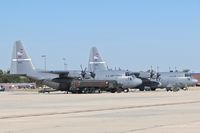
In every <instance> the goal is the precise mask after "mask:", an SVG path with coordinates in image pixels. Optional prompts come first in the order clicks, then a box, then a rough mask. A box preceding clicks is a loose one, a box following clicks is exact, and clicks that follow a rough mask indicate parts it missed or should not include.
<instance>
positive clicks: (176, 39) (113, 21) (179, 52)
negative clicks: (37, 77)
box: [0, 0, 200, 72]
mask: <svg viewBox="0 0 200 133" xmlns="http://www.w3.org/2000/svg"><path fill="white" fill-rule="evenodd" d="M17 40H21V41H22V42H23V44H24V46H25V49H26V50H27V51H28V54H29V56H31V58H32V60H33V64H34V65H35V67H36V68H39V69H43V68H44V58H42V57H41V56H42V55H46V57H47V58H46V60H47V69H49V70H63V69H64V60H63V58H66V63H67V69H80V65H81V64H82V65H83V66H84V67H87V63H88V58H89V52H90V48H91V47H92V46H95V47H97V48H98V50H99V51H100V54H101V56H102V57H103V59H104V60H105V61H106V62H107V64H108V66H109V68H115V67H116V68H121V69H128V70H132V71H141V70H142V71H145V70H147V69H150V67H151V66H152V67H153V68H154V69H156V68H157V67H159V71H168V70H169V67H170V68H171V69H175V67H176V68H177V69H179V70H182V69H186V68H187V69H191V70H192V71H193V72H200V64H199V63H198V61H199V58H200V57H199V50H200V1H199V0H162V1H161V0H15V1H14V0H0V50H1V51H0V62H1V63H0V69H3V70H9V67H10V59H11V52H12V47H13V44H14V42H15V41H17Z"/></svg>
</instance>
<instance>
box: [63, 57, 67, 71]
mask: <svg viewBox="0 0 200 133" xmlns="http://www.w3.org/2000/svg"><path fill="white" fill-rule="evenodd" d="M63 61H64V70H67V63H66V58H63Z"/></svg>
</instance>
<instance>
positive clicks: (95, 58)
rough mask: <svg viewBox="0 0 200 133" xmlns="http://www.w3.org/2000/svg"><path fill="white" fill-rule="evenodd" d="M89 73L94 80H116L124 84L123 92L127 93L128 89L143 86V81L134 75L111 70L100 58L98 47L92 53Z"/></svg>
mask: <svg viewBox="0 0 200 133" xmlns="http://www.w3.org/2000/svg"><path fill="white" fill-rule="evenodd" d="M88 68H89V71H90V72H92V73H93V78H94V79H96V80H103V79H104V80H116V81H117V82H118V83H121V84H122V88H123V90H124V91H125V92H126V91H128V90H129V89H128V88H135V87H137V86H139V85H141V84H142V80H141V79H139V78H136V77H135V76H134V75H132V76H129V75H127V74H126V73H127V71H124V70H109V69H108V67H107V64H106V62H105V61H104V60H103V59H102V57H101V56H100V54H99V52H98V50H97V48H96V47H92V48H91V51H90V57H89V63H88Z"/></svg>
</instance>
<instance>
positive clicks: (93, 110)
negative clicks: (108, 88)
mask: <svg viewBox="0 0 200 133" xmlns="http://www.w3.org/2000/svg"><path fill="white" fill-rule="evenodd" d="M195 103H200V100H197V101H186V102H175V103H160V104H150V105H136V106H124V107H113V108H104V109H103V108H102V109H88V110H86V109H85V110H77V111H64V112H56V111H55V112H47V113H37V114H24V115H23V114H22V115H9V116H1V117H0V120H3V119H15V118H29V117H41V116H53V115H67V114H79V113H89V112H101V111H114V110H125V109H138V108H149V107H162V106H174V105H183V104H195Z"/></svg>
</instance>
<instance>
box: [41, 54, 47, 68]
mask: <svg viewBox="0 0 200 133" xmlns="http://www.w3.org/2000/svg"><path fill="white" fill-rule="evenodd" d="M41 57H42V58H44V70H45V71H46V70H47V59H46V58H47V56H46V55H42V56H41Z"/></svg>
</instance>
